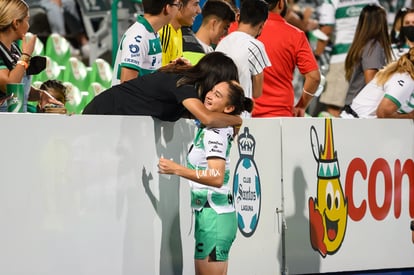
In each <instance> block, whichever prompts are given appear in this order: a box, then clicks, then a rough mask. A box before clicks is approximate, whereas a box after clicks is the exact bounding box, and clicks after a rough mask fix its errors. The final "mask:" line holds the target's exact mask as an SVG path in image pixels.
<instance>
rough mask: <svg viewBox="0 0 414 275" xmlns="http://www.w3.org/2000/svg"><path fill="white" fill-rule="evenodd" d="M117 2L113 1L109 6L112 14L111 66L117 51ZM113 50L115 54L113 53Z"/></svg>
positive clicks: (116, 0) (117, 0)
mask: <svg viewBox="0 0 414 275" xmlns="http://www.w3.org/2000/svg"><path fill="white" fill-rule="evenodd" d="M118 2H119V0H113V2H112V6H111V12H112V65H113V64H114V63H115V58H116V51H117V50H118ZM114 50H115V52H114Z"/></svg>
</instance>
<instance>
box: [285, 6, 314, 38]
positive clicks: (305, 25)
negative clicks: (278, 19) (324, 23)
mask: <svg viewBox="0 0 414 275" xmlns="http://www.w3.org/2000/svg"><path fill="white" fill-rule="evenodd" d="M288 6H289V7H288V11H287V13H286V16H285V19H286V21H287V22H288V23H289V24H292V25H293V26H295V27H298V28H299V29H301V30H302V31H304V32H305V33H307V32H309V31H312V30H315V29H317V28H318V27H319V25H318V21H317V20H316V19H314V18H313V17H314V13H315V12H314V9H313V8H311V7H309V6H307V7H303V8H301V6H300V3H297V1H295V0H288Z"/></svg>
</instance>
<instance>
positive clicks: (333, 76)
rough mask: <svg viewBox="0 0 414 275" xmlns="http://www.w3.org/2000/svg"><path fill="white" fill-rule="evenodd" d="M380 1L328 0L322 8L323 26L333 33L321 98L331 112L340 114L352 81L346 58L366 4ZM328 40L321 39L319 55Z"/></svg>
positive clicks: (321, 23)
mask: <svg viewBox="0 0 414 275" xmlns="http://www.w3.org/2000/svg"><path fill="white" fill-rule="evenodd" d="M368 4H378V1H377V0H355V1H340V0H324V2H323V3H322V5H320V6H319V8H318V13H319V26H320V30H321V31H322V32H324V33H325V34H326V35H327V36H329V37H330V42H331V43H332V44H333V45H332V54H331V58H330V65H329V72H328V74H327V75H326V85H325V89H324V91H323V92H322V94H321V96H320V97H319V101H320V102H321V103H322V104H324V105H325V106H326V111H327V112H328V114H329V115H331V116H339V113H340V111H341V109H342V108H343V106H344V104H345V95H346V92H347V89H348V83H347V82H346V79H345V66H344V65H345V58H346V53H347V52H348V50H349V47H350V46H351V43H352V39H353V38H354V33H355V29H356V25H357V22H358V17H359V15H360V14H361V10H362V8H363V7H364V6H365V5H368ZM327 44H328V41H323V40H318V43H317V46H316V49H315V55H316V56H317V57H319V56H321V55H322V53H323V52H324V51H325V47H326V45H327Z"/></svg>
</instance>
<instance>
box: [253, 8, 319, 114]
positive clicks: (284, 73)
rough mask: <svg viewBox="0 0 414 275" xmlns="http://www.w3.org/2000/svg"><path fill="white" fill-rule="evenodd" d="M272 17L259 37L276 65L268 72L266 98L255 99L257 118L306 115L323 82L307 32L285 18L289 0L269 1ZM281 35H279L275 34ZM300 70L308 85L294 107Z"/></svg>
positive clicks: (254, 112) (269, 68)
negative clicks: (297, 70)
mask: <svg viewBox="0 0 414 275" xmlns="http://www.w3.org/2000/svg"><path fill="white" fill-rule="evenodd" d="M268 2H269V17H268V19H267V21H266V23H265V25H264V27H263V30H262V33H261V35H260V36H259V37H258V39H259V40H260V41H262V42H263V44H264V45H265V48H266V52H267V55H268V57H269V59H270V62H271V64H272V66H271V67H267V68H265V70H264V83H263V93H262V96H261V97H259V98H256V99H255V106H254V109H253V113H252V116H253V117H292V116H304V112H305V110H306V108H307V107H308V105H309V103H310V102H311V100H312V98H313V94H314V93H315V92H316V90H317V88H318V86H319V82H320V72H319V67H318V63H317V62H316V59H315V56H314V54H313V51H312V48H311V46H310V44H309V42H308V39H307V37H306V35H305V33H304V32H303V31H302V30H300V29H298V28H296V27H294V26H292V25H290V24H289V23H287V22H286V21H285V19H283V16H284V14H285V12H286V9H287V4H286V0H269V1H268ZM275 34H277V35H275ZM296 66H297V67H298V69H299V71H300V73H301V74H302V75H303V76H304V78H305V82H304V86H303V91H302V95H301V97H300V99H299V101H298V102H297V104H296V105H295V106H294V89H293V84H292V80H293V72H294V69H295V67H296Z"/></svg>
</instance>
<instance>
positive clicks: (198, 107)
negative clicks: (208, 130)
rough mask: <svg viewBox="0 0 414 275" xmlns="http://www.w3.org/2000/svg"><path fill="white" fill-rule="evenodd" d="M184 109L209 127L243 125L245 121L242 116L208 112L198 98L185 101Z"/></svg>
mask: <svg viewBox="0 0 414 275" xmlns="http://www.w3.org/2000/svg"><path fill="white" fill-rule="evenodd" d="M183 105H184V107H185V108H186V109H187V110H188V111H189V112H190V113H191V114H192V115H193V116H194V117H195V118H197V119H198V120H200V122H201V123H202V124H203V125H205V126H209V127H217V128H221V127H227V126H234V125H241V124H242V122H243V120H242V119H241V117H240V116H236V115H226V114H223V113H219V112H211V111H209V110H207V108H206V107H205V106H204V104H203V103H202V102H201V100H199V99H197V98H187V99H185V100H184V101H183Z"/></svg>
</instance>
